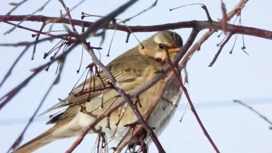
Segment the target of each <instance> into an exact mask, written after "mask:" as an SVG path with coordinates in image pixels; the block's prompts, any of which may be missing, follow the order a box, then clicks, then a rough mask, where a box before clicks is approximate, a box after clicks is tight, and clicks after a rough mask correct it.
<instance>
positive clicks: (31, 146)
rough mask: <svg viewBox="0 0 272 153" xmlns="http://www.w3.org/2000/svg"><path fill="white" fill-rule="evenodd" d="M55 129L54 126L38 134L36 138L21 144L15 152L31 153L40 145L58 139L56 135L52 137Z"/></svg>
mask: <svg viewBox="0 0 272 153" xmlns="http://www.w3.org/2000/svg"><path fill="white" fill-rule="evenodd" d="M53 131H54V127H52V128H51V129H49V130H47V131H46V132H44V133H43V134H41V135H39V136H37V137H36V138H34V139H32V140H30V141H29V142H27V143H26V144H24V145H22V146H20V147H19V148H17V149H15V150H14V151H13V153H31V152H33V151H35V150H37V149H39V148H40V147H43V146H45V145H47V144H49V143H51V142H53V141H54V140H56V139H55V138H54V137H52V132H53Z"/></svg>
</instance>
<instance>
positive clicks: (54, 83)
mask: <svg viewBox="0 0 272 153" xmlns="http://www.w3.org/2000/svg"><path fill="white" fill-rule="evenodd" d="M64 61H65V60H62V62H64ZM63 65H64V64H62V66H61V67H60V71H59V73H58V75H57V76H56V78H55V80H54V81H53V83H52V84H51V85H50V87H49V88H48V90H47V91H46V93H45V94H44V96H43V98H42V100H41V101H40V103H39V105H38V107H37V108H36V110H35V112H34V113H33V115H32V116H31V117H30V119H29V121H28V123H27V125H26V126H25V128H24V129H23V131H22V132H21V134H20V135H19V136H18V138H17V139H16V140H15V141H14V143H13V144H12V145H11V147H10V148H9V150H8V151H7V153H9V152H10V151H11V150H13V149H15V148H17V146H18V145H19V144H20V143H21V141H22V140H23V136H24V134H25V132H26V131H27V129H28V128H29V126H30V124H31V123H32V122H33V120H34V118H35V116H36V115H37V113H38V112H39V110H40V108H41V107H42V105H43V103H44V101H45V99H46V97H47V96H48V94H49V93H50V91H51V90H52V88H53V86H54V85H56V83H57V82H58V80H59V78H60V75H61V72H62V69H63Z"/></svg>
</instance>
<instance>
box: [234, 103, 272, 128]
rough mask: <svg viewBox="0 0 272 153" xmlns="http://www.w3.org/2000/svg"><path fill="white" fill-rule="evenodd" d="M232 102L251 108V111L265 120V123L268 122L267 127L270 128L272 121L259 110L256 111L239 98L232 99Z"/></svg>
mask: <svg viewBox="0 0 272 153" xmlns="http://www.w3.org/2000/svg"><path fill="white" fill-rule="evenodd" d="M233 102H234V103H237V104H240V105H242V106H244V107H246V108H248V109H249V110H251V111H252V112H253V113H255V114H257V115H258V116H259V117H260V118H262V119H263V120H265V121H266V122H267V123H269V124H270V127H269V129H270V130H272V121H270V120H269V119H268V118H267V117H265V116H264V115H262V114H261V113H260V112H258V111H257V110H255V109H254V108H252V107H251V106H248V105H247V104H245V103H243V102H242V101H241V100H233Z"/></svg>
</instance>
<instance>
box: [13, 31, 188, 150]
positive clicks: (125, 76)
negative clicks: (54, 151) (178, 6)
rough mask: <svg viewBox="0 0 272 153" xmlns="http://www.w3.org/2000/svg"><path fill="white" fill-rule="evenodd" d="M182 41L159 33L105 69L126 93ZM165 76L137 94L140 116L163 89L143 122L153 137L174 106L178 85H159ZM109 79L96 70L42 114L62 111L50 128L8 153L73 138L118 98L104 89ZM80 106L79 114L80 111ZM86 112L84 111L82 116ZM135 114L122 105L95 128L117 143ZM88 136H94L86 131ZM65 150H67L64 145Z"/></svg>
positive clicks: (172, 82) (158, 68)
mask: <svg viewBox="0 0 272 153" xmlns="http://www.w3.org/2000/svg"><path fill="white" fill-rule="evenodd" d="M182 45H183V42H182V38H181V37H180V35H179V34H177V33H175V32H171V31H161V32H158V33H156V34H154V35H153V36H151V37H150V38H148V39H146V40H144V41H143V42H142V43H141V44H139V45H137V46H136V47H134V48H132V49H130V50H129V51H127V52H125V53H123V54H122V55H120V56H119V57H117V58H115V59H114V60H113V61H112V62H110V63H109V64H108V65H107V68H108V69H109V70H110V72H111V73H112V74H113V76H114V77H115V79H116V81H117V83H118V84H119V86H120V87H121V88H122V89H123V90H124V91H125V92H126V93H127V94H129V93H131V92H133V91H135V90H136V89H138V88H140V87H141V86H143V85H144V84H145V83H147V82H148V81H149V80H151V79H152V78H153V77H154V76H155V75H156V73H158V72H161V73H163V72H162V71H161V70H162V69H163V68H164V67H165V66H166V65H167V53H166V51H168V55H169V57H170V59H173V58H174V56H175V55H176V53H177V52H178V51H179V50H180V48H181V47H182ZM166 77H167V75H165V77H164V78H163V79H161V80H159V81H158V82H157V83H156V84H155V85H153V86H152V87H151V88H149V89H148V90H146V91H145V92H143V93H141V94H140V95H139V96H138V98H137V99H136V98H133V99H132V100H133V101H134V103H135V101H136V100H137V101H138V104H136V105H137V108H138V110H139V112H140V113H141V114H142V115H143V116H144V115H145V114H146V113H147V110H148V109H149V108H150V107H151V105H152V104H153V103H154V101H155V100H156V97H157V96H158V94H159V92H160V90H161V88H162V86H163V84H164V83H166V88H165V90H164V93H163V94H162V97H161V99H160V101H159V103H158V104H157V105H156V106H155V108H154V110H153V111H152V113H151V115H150V118H149V119H148V121H147V123H148V125H149V126H150V127H152V128H154V132H155V134H156V135H159V134H160V133H161V132H162V130H163V129H164V128H165V126H166V125H167V124H168V122H169V121H170V119H171V117H172V116H173V114H174V112H175V110H176V105H175V106H174V105H173V103H174V102H175V103H176V104H178V102H179V100H180V95H181V94H179V93H180V86H179V84H178V82H177V79H176V78H175V77H173V78H171V79H168V80H167V82H165V78H166ZM108 85H109V78H108V77H107V76H106V74H105V73H104V72H103V71H101V72H99V75H96V76H92V77H90V78H89V79H87V80H85V81H84V82H83V83H82V84H81V85H79V86H78V87H76V88H75V89H74V90H73V91H72V92H71V94H70V95H69V96H68V97H67V98H66V99H64V100H61V101H60V102H59V103H58V104H56V105H55V106H53V107H52V108H50V109H49V110H48V111H46V112H49V111H51V110H55V109H59V108H65V110H64V111H63V112H61V113H58V114H56V115H54V116H53V117H51V119H50V121H49V122H48V124H55V125H54V126H53V127H52V128H50V129H49V130H47V131H46V132H44V133H42V134H41V135H39V136H38V137H36V138H34V139H33V140H31V141H29V142H27V143H26V144H24V145H22V146H21V147H19V148H17V149H16V150H15V151H14V153H30V152H33V151H35V150H37V149H39V148H40V147H42V146H44V145H47V144H49V143H51V142H53V141H55V140H59V139H63V138H68V137H72V136H79V135H80V134H81V132H82V129H84V128H86V126H87V125H88V124H90V123H91V122H93V121H94V120H95V119H96V116H99V115H101V114H103V113H104V112H105V111H106V110H107V109H108V108H109V107H110V106H111V105H112V104H113V103H114V102H115V101H116V99H118V97H119V93H118V92H117V91H116V90H115V89H113V88H110V87H109V86H108ZM82 108H84V111H83V109H82ZM86 112H88V113H86ZM136 121H137V116H136V115H135V113H134V112H133V110H132V109H131V108H130V107H129V106H127V105H126V104H124V105H123V106H121V107H120V108H119V109H116V110H115V111H113V112H112V113H111V115H110V116H109V117H107V118H104V119H103V120H101V121H100V122H99V123H98V124H97V125H96V128H99V127H101V128H102V131H103V132H105V134H106V137H107V138H108V139H111V138H112V137H116V138H115V139H116V140H118V141H121V140H123V139H124V137H128V135H126V129H127V128H128V127H127V125H129V124H132V123H135V122H136ZM89 133H94V131H92V130H91V131H90V132H89ZM64 147H67V146H64Z"/></svg>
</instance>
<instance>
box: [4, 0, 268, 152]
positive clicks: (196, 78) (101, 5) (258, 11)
mask: <svg viewBox="0 0 272 153" xmlns="http://www.w3.org/2000/svg"><path fill="white" fill-rule="evenodd" d="M9 2H10V1H6V2H2V3H1V5H0V14H1V15H3V14H6V13H7V12H8V11H9V10H10V9H11V7H10V6H9V5H8V3H9ZM45 2H46V1H45V0H40V1H34V0H29V1H28V2H27V3H26V4H24V5H23V6H22V7H20V8H19V9H18V10H16V11H15V12H14V14H20V15H22V14H30V13H32V12H34V11H35V10H36V9H37V8H38V7H39V6H40V5H41V4H43V3H45ZM77 2H78V1H67V2H66V4H67V5H68V6H69V7H73V6H74V5H75V4H76V3H77ZM124 2H125V1H121V0H115V1H107V0H100V1H94V0H89V1H86V2H84V3H83V5H81V6H80V7H78V8H77V9H75V10H74V11H73V12H72V16H73V18H75V19H80V16H81V12H82V11H83V12H86V13H90V14H97V15H105V14H107V13H109V12H110V11H112V10H114V9H115V8H117V7H118V6H120V5H121V4H123V3H124ZM195 2H197V3H199V2H201V3H204V4H206V5H207V7H208V9H209V11H210V14H211V17H212V18H213V19H214V20H217V19H218V18H221V16H222V14H221V9H220V0H216V1H204V0H202V1H200V0H198V1H196V0H195V1H189V0H183V1H174V0H172V1H167V0H159V2H158V4H157V6H156V7H155V8H153V9H152V10H150V11H148V12H146V13H145V14H143V15H141V16H139V17H137V18H135V19H133V20H131V21H130V22H128V25H154V24H163V23H171V22H178V21H188V20H206V15H205V13H204V11H203V10H202V9H201V8H200V6H191V7H185V8H183V9H179V10H176V11H172V12H169V9H170V8H173V7H177V6H180V5H185V4H189V3H195ZM237 2H238V1H234V0H232V1H226V7H227V10H231V9H232V8H233V7H234V5H235V4H236V3H237ZM151 3H153V1H152V0H149V1H141V2H138V3H136V5H134V6H132V7H131V8H130V9H129V11H127V12H125V13H124V14H122V15H120V16H119V17H118V18H121V19H125V18H126V17H130V16H132V15H134V14H136V13H138V12H139V11H140V10H142V9H144V8H146V7H148V6H149V5H150V4H151ZM105 4H107V6H106V5H105ZM271 5H272V2H271V1H268V0H267V1H262V2H261V3H260V2H259V1H249V2H248V3H247V5H246V7H245V9H244V10H243V12H242V22H243V25H246V26H253V27H257V28H262V29H267V30H271V29H272V22H271V21H270V16H269V14H271V13H272V10H271ZM60 10H62V11H63V8H62V6H61V5H60V3H59V2H58V1H52V2H50V3H49V5H48V6H47V7H46V8H45V9H44V10H43V11H42V12H38V13H37V14H41V15H47V16H58V15H59V13H60ZM63 12H64V11H63ZM87 20H96V18H94V19H88V18H87ZM23 25H25V26H26V25H27V26H28V27H31V28H35V29H39V27H40V25H41V24H40V23H38V24H37V23H31V22H25V23H24V24H23ZM55 27H56V29H57V28H58V29H63V26H62V25H60V26H55ZM10 28H11V26H8V25H6V24H5V23H0V33H1V34H2V35H1V36H0V43H4V42H8V43H11V42H19V41H33V40H34V39H33V38H32V37H31V34H32V33H30V32H28V31H25V30H21V29H17V30H15V31H14V32H12V33H11V34H8V35H5V36H4V35H3V33H4V32H6V31H7V30H8V29H10ZM47 28H48V27H47ZM79 30H80V29H79ZM174 31H175V32H177V33H179V34H180V35H181V36H182V37H183V40H184V41H186V39H187V38H188V35H189V32H190V29H179V30H174ZM204 32H205V31H203V32H202V33H201V34H203V33H204ZM112 34H113V31H108V32H107V37H106V39H105V43H104V44H103V45H102V46H101V47H102V48H103V49H102V50H101V58H102V62H103V63H105V64H106V63H108V62H110V61H111V60H112V59H114V58H115V57H116V56H118V55H120V54H122V53H123V52H125V51H127V50H128V49H130V48H132V47H134V46H136V45H137V43H138V42H137V40H136V39H135V38H134V37H131V38H130V41H129V43H125V39H126V34H125V33H124V32H117V33H116V36H115V39H114V41H113V44H112V47H111V53H110V57H106V54H107V51H108V47H109V43H110V40H111V36H112ZM152 34H153V33H135V35H136V36H137V38H138V39H139V40H144V39H146V38H147V37H149V36H151V35H152ZM201 34H200V35H199V36H201ZM217 35H218V33H217V34H215V35H213V36H212V37H211V38H210V39H209V40H208V41H207V42H205V43H204V45H203V46H202V47H201V50H200V51H199V52H197V53H196V54H195V55H194V56H193V58H192V59H191V60H190V62H189V64H188V67H187V70H188V73H189V92H190V96H191V98H192V100H193V102H194V103H196V105H197V106H199V107H197V111H198V113H199V116H200V118H201V119H202V122H203V123H204V125H205V127H206V129H207V130H208V132H209V133H210V136H211V137H212V139H213V140H214V142H215V144H216V145H217V147H218V148H219V150H220V151H221V152H223V153H260V152H262V153H270V152H271V150H272V145H271V142H272V131H271V130H269V129H268V127H269V125H268V123H266V122H265V121H263V120H262V119H260V117H259V116H257V115H255V114H254V113H252V112H250V111H249V110H247V109H246V108H244V107H242V106H240V105H237V104H234V103H232V100H233V99H242V100H245V101H244V102H245V103H248V104H252V106H253V107H254V108H255V109H256V110H258V111H260V112H261V113H263V114H264V115H265V116H266V117H268V118H270V119H272V114H271V108H272V95H271V91H272V80H271V78H272V72H271V70H270V69H271V65H272V60H271V57H272V52H271V47H269V46H270V45H269V44H271V41H269V40H265V39H261V38H254V37H249V36H245V44H246V51H247V52H248V53H249V56H248V55H246V54H245V53H244V52H243V51H242V50H241V49H240V48H241V47H242V39H241V36H240V35H239V36H238V38H237V42H236V46H235V49H234V51H233V54H232V55H230V54H229V51H230V49H231V48H232V45H233V42H234V38H232V39H231V40H230V42H229V43H228V45H226V46H225V48H224V49H223V51H222V53H221V55H220V56H219V58H218V60H217V62H216V63H215V65H214V66H213V67H208V65H209V63H210V62H211V60H212V59H213V57H214V55H215V53H216V52H217V50H218V47H217V46H216V44H217V43H219V42H220V41H221V40H222V37H221V38H218V37H217ZM89 40H90V41H91V43H92V45H93V46H99V43H100V39H99V38H91V39H89ZM53 45H54V43H50V42H47V43H42V44H40V45H38V48H37V53H36V55H35V60H34V61H31V60H30V59H31V54H32V48H31V49H30V50H29V51H28V52H27V53H26V55H25V56H24V58H23V59H22V60H21V61H20V62H19V65H17V67H16V68H15V71H14V72H13V73H12V75H11V77H10V78H9V79H8V80H7V82H6V83H5V84H4V86H3V87H2V88H1V89H0V97H1V96H2V95H3V94H4V93H6V92H7V91H9V90H10V89H12V88H13V87H14V86H15V85H17V84H18V83H19V82H20V81H22V80H23V79H25V78H26V77H27V76H29V75H30V74H31V73H30V69H31V68H34V67H37V66H38V65H40V64H42V63H45V62H47V60H43V54H44V53H45V52H47V51H48V50H49V49H50V48H51V47H52V46H53ZM22 49H23V48H21V47H18V48H12V47H10V48H4V47H0V79H2V78H3V76H4V75H5V73H6V72H7V70H8V69H9V67H10V66H11V64H12V63H13V61H14V59H15V58H16V57H17V56H18V55H19V54H20V53H21V51H22ZM80 56H81V47H78V48H77V49H75V50H74V51H73V52H72V53H71V54H69V56H68V58H67V61H66V65H65V67H64V71H63V74H62V78H61V82H60V83H59V84H58V85H57V86H55V87H54V89H53V90H52V91H51V93H50V94H49V96H48V97H47V98H46V101H45V103H44V105H43V107H42V109H41V111H40V112H43V111H44V110H46V109H47V108H49V107H51V106H52V105H54V104H56V103H57V102H58V98H65V97H66V96H67V94H68V93H69V91H70V90H71V88H72V87H73V85H74V84H75V83H76V81H77V80H78V78H79V77H80V74H81V73H80V74H77V73H76V70H77V69H78V66H79V63H80ZM90 62H91V61H90V57H89V55H88V54H87V53H85V52H84V60H83V64H82V65H83V66H82V67H83V68H84V67H85V66H87V65H88V64H89V63H90ZM55 68H56V65H52V67H51V69H50V71H49V72H42V73H41V74H40V75H38V77H37V78H35V79H34V80H32V81H31V82H30V83H29V85H28V86H27V87H26V88H24V89H23V90H22V91H21V93H19V94H18V95H17V96H16V97H15V98H14V99H12V100H11V101H10V102H9V104H8V105H7V106H5V107H4V109H2V110H1V111H0V123H1V121H3V120H9V119H10V120H11V121H12V123H11V124H5V125H0V144H1V145H0V146H1V147H0V153H2V152H6V151H7V150H8V148H9V147H10V145H11V144H12V143H13V142H14V140H15V138H17V136H18V135H19V134H20V132H21V130H22V129H23V128H24V126H25V124H24V123H22V122H18V123H17V124H16V122H17V121H16V119H23V120H24V119H26V120H24V121H27V118H28V117H29V116H30V115H32V114H33V112H34V110H35V108H36V107H37V105H38V104H39V102H40V100H41V98H42V97H43V95H44V93H45V92H46V90H47V88H48V87H49V85H50V83H51V82H52V80H53V78H54V76H55ZM83 70H84V69H81V72H83ZM186 102H187V101H186V100H185V98H184V97H183V98H182V102H181V105H180V107H179V108H178V111H177V112H176V115H175V117H174V118H173V119H172V121H171V123H170V125H169V126H168V127H167V128H166V130H165V131H164V132H163V134H162V135H161V136H160V137H159V139H160V140H161V143H162V145H163V147H164V148H165V150H166V152H167V153H176V152H185V153H199V152H203V153H209V152H214V150H213V149H212V147H211V145H210V144H209V142H208V140H207V139H206V138H205V136H204V135H203V133H202V131H201V129H200V127H199V125H198V124H197V121H196V119H195V118H194V116H193V114H192V113H191V111H190V109H188V110H187V112H186V114H185V117H184V120H183V122H182V123H180V122H179V119H180V117H181V116H182V113H183V111H184V104H185V103H186ZM217 104H218V106H217ZM253 104H254V105H253ZM214 106H217V107H214ZM49 115H50V113H49V114H46V115H44V116H42V117H40V118H42V119H40V120H39V117H38V118H37V119H38V120H39V122H35V121H34V123H33V124H32V125H31V126H30V128H29V130H28V131H27V133H26V135H25V137H24V139H23V143H25V142H27V141H29V140H30V139H32V138H34V137H36V136H37V135H39V134H40V133H42V132H44V131H45V130H46V129H48V128H49V127H50V126H48V125H45V123H46V121H47V119H46V118H49V117H48V116H49ZM13 121H14V123H13ZM21 121H22V120H21ZM94 138H95V136H91V135H88V136H87V137H86V139H84V141H83V142H82V144H80V145H79V147H78V148H77V149H76V150H75V151H74V152H75V153H82V152H91V151H90V150H91V148H92V145H93V142H94V140H95V139H94ZM75 140H76V137H75V138H70V139H65V140H60V141H56V142H53V143H51V144H49V145H47V146H46V147H43V148H41V149H40V150H38V151H36V152H37V153H47V152H52V153H55V152H64V151H66V150H67V148H68V147H69V146H70V145H71V144H72V143H73V142H74V141H75ZM150 152H151V153H153V152H156V148H155V147H154V145H152V146H151V151H150Z"/></svg>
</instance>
